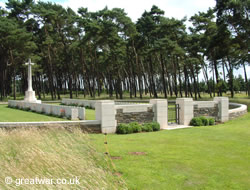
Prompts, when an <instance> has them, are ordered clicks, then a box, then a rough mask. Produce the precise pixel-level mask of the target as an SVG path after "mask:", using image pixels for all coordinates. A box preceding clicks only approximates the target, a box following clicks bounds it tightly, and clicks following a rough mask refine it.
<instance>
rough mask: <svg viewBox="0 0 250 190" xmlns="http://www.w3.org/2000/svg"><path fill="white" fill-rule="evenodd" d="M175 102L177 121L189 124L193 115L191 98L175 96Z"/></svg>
mask: <svg viewBox="0 0 250 190" xmlns="http://www.w3.org/2000/svg"><path fill="white" fill-rule="evenodd" d="M176 104H179V121H180V124H181V125H189V123H190V121H191V120H192V118H193V117H194V105H193V99H192V98H177V99H176Z"/></svg>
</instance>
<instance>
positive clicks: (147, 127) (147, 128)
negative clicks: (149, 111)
mask: <svg viewBox="0 0 250 190" xmlns="http://www.w3.org/2000/svg"><path fill="white" fill-rule="evenodd" d="M142 131H144V132H152V131H153V128H152V125H151V124H150V123H145V124H144V125H143V126H142Z"/></svg>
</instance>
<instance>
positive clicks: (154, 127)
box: [150, 122, 161, 131]
mask: <svg viewBox="0 0 250 190" xmlns="http://www.w3.org/2000/svg"><path fill="white" fill-rule="evenodd" d="M150 124H151V126H152V128H153V131H160V128H161V126H160V124H159V123H157V122H152V123H150Z"/></svg>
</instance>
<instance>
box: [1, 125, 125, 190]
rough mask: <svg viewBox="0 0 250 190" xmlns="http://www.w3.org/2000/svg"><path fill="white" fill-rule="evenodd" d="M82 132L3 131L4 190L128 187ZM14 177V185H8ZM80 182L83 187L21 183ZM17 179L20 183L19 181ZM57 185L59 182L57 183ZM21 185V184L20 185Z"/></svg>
mask: <svg viewBox="0 0 250 190" xmlns="http://www.w3.org/2000/svg"><path fill="white" fill-rule="evenodd" d="M107 165H108V164H107V161H106V160H105V157H104V154H103V153H97V152H96V151H95V149H94V148H93V147H92V146H91V145H90V141H89V138H88V136H87V135H86V134H84V133H82V132H81V131H78V130H74V131H71V132H69V131H66V130H63V129H57V130H51V129H50V130H42V131H41V130H36V129H30V130H20V129H19V130H14V131H4V130H0V169H1V172H0V189H1V190H5V189H27V190H29V189H102V188H103V189H121V188H123V187H125V184H124V183H122V182H121V180H120V178H118V177H117V176H115V175H113V173H112V172H111V170H110V169H109V168H108V167H107ZM7 176H8V177H11V179H12V180H13V181H12V184H10V185H7V184H6V183H5V178H6V177H7ZM36 177H37V178H39V179H46V178H47V179H52V180H57V179H66V180H68V181H69V180H70V179H76V177H77V178H78V179H79V182H80V184H54V185H51V184H40V185H36V184H33V185H30V184H26V185H25V184H21V185H20V186H18V183H19V179H22V178H24V179H34V178H36ZM16 180H17V181H16ZM53 182H55V181H53ZM19 184H20V183H19Z"/></svg>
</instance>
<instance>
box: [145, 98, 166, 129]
mask: <svg viewBox="0 0 250 190" xmlns="http://www.w3.org/2000/svg"><path fill="white" fill-rule="evenodd" d="M149 103H150V104H153V112H154V121H156V122H158V123H159V124H160V126H161V129H164V128H167V127H168V101H167V100H166V99H151V100H150V102H149Z"/></svg>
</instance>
